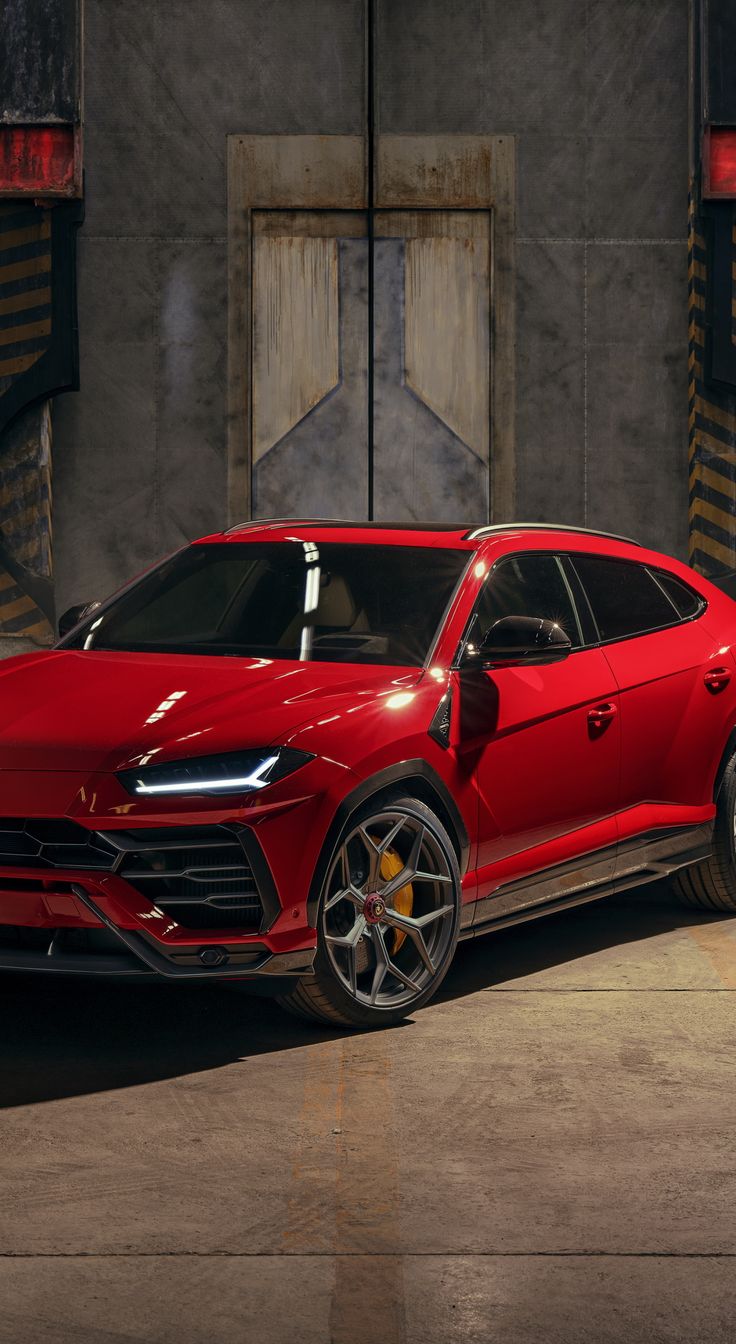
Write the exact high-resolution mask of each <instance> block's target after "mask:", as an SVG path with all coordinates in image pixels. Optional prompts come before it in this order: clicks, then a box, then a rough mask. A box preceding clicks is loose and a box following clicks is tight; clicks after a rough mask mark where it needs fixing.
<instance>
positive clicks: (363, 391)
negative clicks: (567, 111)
mask: <svg viewBox="0 0 736 1344" xmlns="http://www.w3.org/2000/svg"><path fill="white" fill-rule="evenodd" d="M456 139H457V143H456V140H454V139H453V137H445V139H444V140H441V142H440V141H435V140H433V139H432V140H431V139H429V138H424V139H423V138H422V137H390V136H388V137H380V138H379V143H378V151H377V160H376V175H377V176H376V183H375V191H374V199H375V201H376V205H375V206H374V208H373V209H372V210H370V211H369V210H368V209H367V208H364V207H365V204H366V201H367V199H368V195H369V194H370V193H369V192H368V190H367V188H366V178H365V158H364V153H363V150H364V147H363V143H362V141H360V140H359V139H358V138H352V139H351V138H350V137H339V136H338V137H265V136H264V137H258V136H250V137H235V138H233V140H234V142H233V144H232V145H231V148H230V159H231V178H230V194H231V211H230V251H229V256H230V282H229V283H230V333H231V338H230V389H231V391H230V408H231V414H230V429H229V442H230V491H229V495H230V509H231V514H232V515H233V517H234V519H238V518H243V517H248V516H252V517H254V518H263V517H274V516H283V515H286V516H289V515H299V514H302V515H305V514H306V515H321V516H330V517H342V518H355V519H362V518H368V517H371V518H375V519H377V520H379V521H397V522H403V521H406V522H410V521H422V520H426V521H438V522H441V521H444V522H463V521H466V520H467V521H468V522H478V523H482V522H484V521H487V520H488V519H490V518H492V517H496V518H498V517H508V516H509V513H510V512H511V510H512V508H513V339H512V337H513V283H512V281H513V267H512V257H513V249H512V245H511V244H512V232H511V225H512V220H513V213H512V202H513V177H512V172H511V167H510V165H512V163H513V157H512V146H510V144H509V142H508V141H507V140H504V139H503V138H502V137H498V138H496V139H494V141H493V144H491V142H490V139H489V138H488V137H476V138H473V137H457V138H456ZM404 203H406V204H404ZM292 205H293V208H292ZM499 220H500V225H501V226H500V225H499Z"/></svg>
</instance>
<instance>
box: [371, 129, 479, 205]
mask: <svg viewBox="0 0 736 1344" xmlns="http://www.w3.org/2000/svg"><path fill="white" fill-rule="evenodd" d="M493 153H494V141H493V139H492V137H491V136H481V135H380V136H378V139H377V143H376V204H377V205H378V206H379V207H380V206H383V207H391V206H397V207H404V208H405V207H406V206H418V207H421V208H423V209H437V210H448V209H463V208H465V209H474V208H475V209H478V208H484V207H488V205H492V204H493V179H492V160H493Z"/></svg>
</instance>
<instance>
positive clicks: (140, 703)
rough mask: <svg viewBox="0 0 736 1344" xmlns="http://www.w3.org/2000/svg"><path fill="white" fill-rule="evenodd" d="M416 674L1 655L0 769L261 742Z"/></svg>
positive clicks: (114, 766) (70, 766)
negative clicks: (2, 660) (9, 656)
mask: <svg viewBox="0 0 736 1344" xmlns="http://www.w3.org/2000/svg"><path fill="white" fill-rule="evenodd" d="M420 676H421V672H420V671H419V670H418V669H417V670H410V671H407V669H406V668H405V667H404V668H400V667H399V668H392V667H372V666H363V665H357V664H337V663H300V662H286V661H281V660H278V661H272V660H267V659H262V658H249V659H246V658H217V657H195V656H192V657H189V656H185V655H176V656H174V655H166V654H139V653H117V652H114V653H113V652H108V651H105V650H97V649H94V650H92V649H90V650H85V651H82V650H71V649H69V650H67V649H58V650H51V651H48V652H43V653H38V654H27V655H21V656H20V657H17V658H11V659H8V660H7V662H5V663H1V664H0V769H4V770H88V771H97V770H101V771H113V770H121V769H124V768H125V767H126V766H132V765H136V764H138V763H139V760H140V757H141V756H143V755H147V754H149V753H151V752H153V751H155V753H156V760H157V761H165V760H168V759H173V758H181V757H186V756H209V755H211V754H214V753H215V752H219V751H233V750H237V749H238V748H241V747H251V746H253V747H257V746H268V745H269V744H271V743H275V742H278V741H279V740H280V739H281V738H283V737H284V736H285V735H286V734H289V733H292V732H293V731H294V729H295V728H297V727H298V726H300V725H302V724H305V723H307V722H310V721H312V720H316V721H319V717H320V716H321V715H322V714H325V713H328V712H330V711H331V710H333V709H334V708H336V707H338V705H340V706H342V705H343V704H344V702H345V701H346V700H348V701H353V702H354V703H355V704H365V702H366V698H367V699H368V700H376V699H378V698H379V697H380V696H381V695H387V694H391V692H392V691H395V690H396V689H397V687H400V686H401V687H403V686H407V685H412V684H413V683H415V682H416V681H417V680H418V679H419V678H420Z"/></svg>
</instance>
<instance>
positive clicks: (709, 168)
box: [703, 126, 736, 200]
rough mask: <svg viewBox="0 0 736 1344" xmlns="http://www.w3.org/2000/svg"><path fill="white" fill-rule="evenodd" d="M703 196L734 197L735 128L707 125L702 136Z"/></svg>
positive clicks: (713, 197) (735, 163) (735, 166)
mask: <svg viewBox="0 0 736 1344" xmlns="http://www.w3.org/2000/svg"><path fill="white" fill-rule="evenodd" d="M703 196H704V197H706V198H707V199H708V200H730V199H732V198H733V199H736V129H733V128H731V127H730V126H708V127H706V131H705V135H704V137H703Z"/></svg>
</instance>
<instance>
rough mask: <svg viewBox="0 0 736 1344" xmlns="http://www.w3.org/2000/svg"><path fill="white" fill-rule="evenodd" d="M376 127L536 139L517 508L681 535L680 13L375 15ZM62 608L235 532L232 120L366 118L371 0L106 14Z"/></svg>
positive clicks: (527, 191)
mask: <svg viewBox="0 0 736 1344" xmlns="http://www.w3.org/2000/svg"><path fill="white" fill-rule="evenodd" d="M379 10H380V12H379V25H378V34H377V40H376V65H377V77H378V106H377V115H378V125H379V129H380V130H382V131H386V132H411V131H418V132H463V131H464V132H472V133H486V132H494V131H495V132H512V133H515V134H516V135H517V136H518V181H519V193H518V194H519V202H518V203H519V215H518V246H517V267H518V277H517V280H518V354H517V391H518V402H517V464H518V465H517V471H518V509H517V513H518V516H520V517H527V518H538V519H547V520H548V519H555V518H561V519H564V520H566V521H570V522H574V523H587V524H588V525H591V526H600V527H607V528H613V529H616V530H620V531H623V532H630V533H632V534H634V535H637V536H639V537H641V538H642V539H643V540H645V541H648V542H650V543H652V544H654V545H657V546H660V547H662V548H664V549H666V550H669V551H674V552H677V553H678V554H681V555H684V554H685V552H686V541H687V460H686V459H687V368H686V365H687V276H686V206H687V0H514V3H513V4H509V3H508V0H452V3H450V0H382V3H381V4H380V6H379ZM85 98H86V151H85V162H86V195H87V215H86V221H85V224H84V227H83V229H82V230H81V232H80V242H79V291H80V338H81V391H80V392H79V393H76V394H68V395H67V396H64V397H62V398H59V399H58V400H57V402H56V405H55V408H54V421H55V491H54V498H55V561H56V575H57V583H58V588H57V594H58V605H59V609H60V610H63V609H64V607H65V606H66V605H68V604H69V603H70V602H72V601H76V600H81V599H85V598H91V597H95V596H102V595H103V594H105V593H106V592H108V591H109V590H110V589H111V588H113V587H114V586H115V585H116V584H118V583H120V582H121V581H122V580H123V579H124V578H126V577H127V576H128V575H130V574H131V573H134V572H135V571H136V570H138V569H140V568H141V567H143V566H144V565H146V564H147V563H148V562H149V561H150V560H152V559H153V558H155V557H156V556H157V555H159V554H161V553H162V552H165V551H166V550H168V549H171V548H173V547H175V546H177V545H178V544H180V543H181V542H182V541H184V540H185V539H187V538H189V537H192V536H196V535H198V534H201V533H202V532H206V531H208V530H211V529H214V528H216V527H218V526H221V525H222V523H223V521H224V517H225V466H226V445H225V429H226V425H225V364H226V305H227V294H226V237H225V234H226V222H225V205H226V179H225V137H226V135H227V134H228V133H230V132H256V133H258V132H260V133H271V134H278V133H292V134H293V133H308V132H319V133H332V134H348V133H352V134H356V133H360V132H361V131H362V130H363V127H364V122H363V117H364V93H363V3H362V0H206V3H205V2H204V0H158V2H157V3H153V2H152V0H86V52H85Z"/></svg>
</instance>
